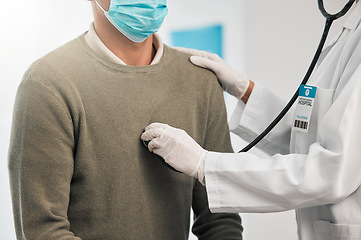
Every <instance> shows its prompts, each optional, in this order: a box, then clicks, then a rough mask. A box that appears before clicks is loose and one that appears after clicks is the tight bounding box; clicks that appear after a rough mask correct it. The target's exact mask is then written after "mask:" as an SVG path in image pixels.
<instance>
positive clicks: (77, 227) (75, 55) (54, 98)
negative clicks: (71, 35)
mask: <svg viewBox="0 0 361 240" xmlns="http://www.w3.org/2000/svg"><path fill="white" fill-rule="evenodd" d="M122 3H124V4H125V5H124V6H123V10H122V11H125V12H126V11H128V10H130V12H132V14H133V15H132V16H134V17H136V16H142V14H139V12H138V14H136V13H135V12H134V11H133V10H136V11H140V13H143V14H144V15H147V14H149V12H146V11H145V9H148V10H149V8H148V7H147V6H151V4H150V3H152V4H153V5H152V6H155V8H154V11H155V12H156V13H159V14H157V15H154V16H153V17H154V19H156V18H157V17H158V18H159V16H160V22H159V19H158V20H157V21H156V23H157V24H158V25H160V24H161V22H162V20H163V19H162V18H164V16H165V14H166V12H164V11H166V5H165V4H164V3H165V1H134V0H133V1H113V0H112V1H110V0H98V2H94V1H92V5H93V12H94V24H91V26H90V29H89V31H88V32H87V33H85V34H83V35H81V36H79V37H78V38H77V39H75V40H73V41H71V42H69V43H67V44H65V45H64V46H62V47H60V48H58V49H56V50H54V51H52V52H51V53H49V54H47V55H46V56H44V57H42V58H41V59H39V60H37V61H36V62H34V63H33V64H32V66H31V67H30V68H29V69H28V71H27V72H26V73H25V75H24V78H23V81H22V83H21V84H20V86H19V89H18V93H17V98H16V102H15V107H14V118H13V128H12V135H11V143H10V149H9V172H10V183H11V192H12V199H13V209H14V219H15V227H16V234H17V238H18V239H24V240H25V239H27V240H32V239H43V240H52V239H62V240H65V239H66V240H79V239H83V240H100V239H105V240H119V239H141V240H144V239H154V240H161V239H164V240H173V239H175V240H177V239H179V240H181V239H182V240H183V239H184V240H185V239H187V238H188V233H189V226H190V209H191V208H192V209H193V211H194V215H195V222H194V224H193V228H192V231H193V233H194V234H195V235H196V236H198V237H199V239H242V226H241V219H240V218H239V216H238V215H235V214H212V213H210V211H209V208H208V204H207V196H206V192H205V189H204V187H203V186H202V185H201V184H200V183H198V182H197V181H195V180H193V179H192V178H190V177H188V176H186V175H184V174H180V173H176V172H174V171H172V170H170V169H168V168H167V167H165V166H164V165H163V164H162V162H161V161H160V160H157V159H158V157H156V156H155V155H153V154H151V153H149V152H148V151H147V149H146V148H145V147H144V146H143V145H142V143H141V142H140V140H139V136H140V135H141V133H142V131H143V129H144V127H145V126H147V125H148V124H149V123H151V122H156V121H158V122H167V123H169V124H171V125H173V126H176V127H178V128H182V129H185V130H186V131H187V132H188V133H189V134H190V135H191V136H192V137H193V138H194V139H195V140H196V141H197V142H198V143H199V144H201V146H203V147H204V148H207V149H209V150H213V151H222V152H231V151H232V148H231V145H230V139H229V134H228V126H227V122H226V110H225V106H224V100H223V94H222V89H221V87H220V86H219V84H218V82H217V79H216V77H215V75H214V74H213V73H211V72H210V71H208V70H205V69H201V68H198V67H196V66H193V65H192V64H191V63H190V62H189V60H188V59H189V56H188V55H186V54H183V53H180V52H177V51H175V50H173V49H170V48H168V47H167V46H166V45H163V43H162V42H161V39H160V38H159V36H157V35H156V34H153V33H152V31H153V32H155V31H156V30H157V29H156V28H154V24H155V22H153V23H151V25H152V26H153V28H152V31H147V32H146V34H144V31H143V32H142V29H138V30H140V32H138V33H137V34H135V33H136V31H135V29H133V31H126V30H124V29H122V28H120V27H119V24H120V23H119V24H116V21H115V20H117V21H118V20H119V19H117V18H116V15H117V14H116V11H117V10H116V9H117V6H120V5H121V4H122ZM154 3H157V4H156V5H154ZM139 6H140V7H139ZM142 6H143V7H144V8H143V10H142ZM127 8H130V9H128V10H127ZM160 8H161V9H160ZM111 11H112V13H113V14H111ZM128 13H129V12H128ZM123 16H125V15H123ZM120 20H121V19H120ZM111 21H112V22H111ZM145 22H147V21H145ZM128 23H129V22H128ZM149 24H150V22H149V21H148V25H149ZM128 25H129V24H128ZM148 25H147V24H145V25H144V29H149V28H148V27H149V26H148ZM158 27H159V26H158ZM124 28H125V27H124ZM144 29H143V30H144ZM123 31H124V32H123ZM133 33H134V34H133ZM132 34H133V35H132ZM147 35H149V36H147ZM142 38H144V39H142ZM200 92H201V94H200ZM152 158H154V161H151V160H150V159H152Z"/></svg>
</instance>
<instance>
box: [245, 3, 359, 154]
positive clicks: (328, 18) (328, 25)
mask: <svg viewBox="0 0 361 240" xmlns="http://www.w3.org/2000/svg"><path fill="white" fill-rule="evenodd" d="M354 2H355V0H349V1H348V3H347V4H346V5H345V6H344V7H343V8H342V10H341V11H339V12H338V13H336V14H329V13H328V12H327V11H326V10H325V7H324V4H323V0H318V7H319V9H320V12H321V13H322V15H323V16H324V17H325V18H326V24H325V28H324V30H323V34H322V38H321V41H320V43H319V45H318V48H317V51H316V53H315V56H314V57H313V60H312V62H311V65H310V66H309V68H308V70H307V73H306V75H305V77H304V78H303V80H302V82H301V85H306V83H307V82H308V80H309V79H310V77H311V74H312V72H313V70H314V69H315V66H316V64H317V61H318V59H319V58H320V55H321V52H322V49H323V46H324V45H325V42H326V39H327V36H328V33H329V31H330V28H331V25H332V23H333V21H334V20H336V19H339V18H341V17H342V16H343V15H345V14H346V13H347V12H348V10H350V8H351V6H352V4H353V3H354ZM298 93H299V88H298V89H297V91H296V92H295V94H294V95H293V97H292V98H291V99H290V101H289V102H288V103H287V105H286V106H285V107H284V109H283V110H282V111H281V112H280V113H279V114H278V116H277V117H276V118H275V119H274V120H273V122H272V123H271V124H270V125H269V126H268V127H267V128H266V129H265V130H264V131H263V132H262V133H261V134H260V135H258V136H257V137H256V138H255V139H254V140H253V141H252V142H251V143H249V144H248V145H247V146H246V147H245V148H243V149H242V150H241V151H239V152H238V153H241V152H247V151H249V150H250V149H251V148H253V147H254V146H255V145H257V144H258V143H259V142H260V141H261V140H262V139H263V138H264V137H265V136H266V135H267V134H268V133H269V132H270V131H272V129H273V128H274V127H275V126H276V125H277V124H278V123H279V121H281V119H282V118H283V117H284V116H285V115H286V113H287V112H288V111H289V110H290V108H291V107H292V105H293V104H294V103H295V101H296V100H297V98H298Z"/></svg>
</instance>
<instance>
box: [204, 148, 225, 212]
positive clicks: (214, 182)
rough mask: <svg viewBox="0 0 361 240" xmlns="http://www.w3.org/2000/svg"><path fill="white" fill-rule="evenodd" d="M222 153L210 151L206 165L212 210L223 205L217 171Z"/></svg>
mask: <svg viewBox="0 0 361 240" xmlns="http://www.w3.org/2000/svg"><path fill="white" fill-rule="evenodd" d="M220 155H221V153H216V152H208V154H207V158H206V163H205V167H204V174H205V182H206V189H207V195H208V203H209V209H210V210H211V212H213V210H216V209H218V208H219V206H221V201H220V198H219V195H218V193H219V191H218V175H217V173H216V168H217V159H218V158H219V157H220Z"/></svg>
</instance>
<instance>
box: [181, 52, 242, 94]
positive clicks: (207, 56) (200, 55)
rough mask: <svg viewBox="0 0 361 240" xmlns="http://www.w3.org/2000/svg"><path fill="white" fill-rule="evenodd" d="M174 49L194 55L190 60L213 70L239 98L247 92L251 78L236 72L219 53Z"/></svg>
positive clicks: (224, 85)
mask: <svg viewBox="0 0 361 240" xmlns="http://www.w3.org/2000/svg"><path fill="white" fill-rule="evenodd" d="M174 49H176V50H179V51H181V52H184V53H188V54H190V55H192V56H191V58H190V60H191V62H192V63H193V64H195V65H197V66H200V67H203V68H208V69H210V70H212V71H213V72H214V73H215V74H216V75H217V77H218V80H219V81H220V82H221V84H222V87H223V89H224V91H226V92H228V93H229V94H231V95H233V96H235V97H237V98H238V99H241V98H242V97H243V96H244V94H245V93H246V91H247V89H248V86H249V79H248V78H247V77H246V75H244V74H239V73H238V72H236V71H235V70H234V69H233V68H231V67H230V66H229V65H228V64H227V63H226V62H225V61H224V60H223V59H222V58H220V57H219V56H218V55H217V54H213V53H208V52H206V51H199V50H196V49H189V48H181V47H174Z"/></svg>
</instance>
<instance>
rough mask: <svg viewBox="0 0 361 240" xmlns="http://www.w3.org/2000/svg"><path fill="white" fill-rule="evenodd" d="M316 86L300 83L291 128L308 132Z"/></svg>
mask: <svg viewBox="0 0 361 240" xmlns="http://www.w3.org/2000/svg"><path fill="white" fill-rule="evenodd" d="M316 92H317V87H314V86H308V85H301V86H300V90H299V95H298V99H297V106H296V114H295V119H294V122H293V129H294V130H296V131H299V132H304V133H307V132H308V128H309V126H310V121H311V115H312V109H313V104H314V102H315V98H316Z"/></svg>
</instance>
